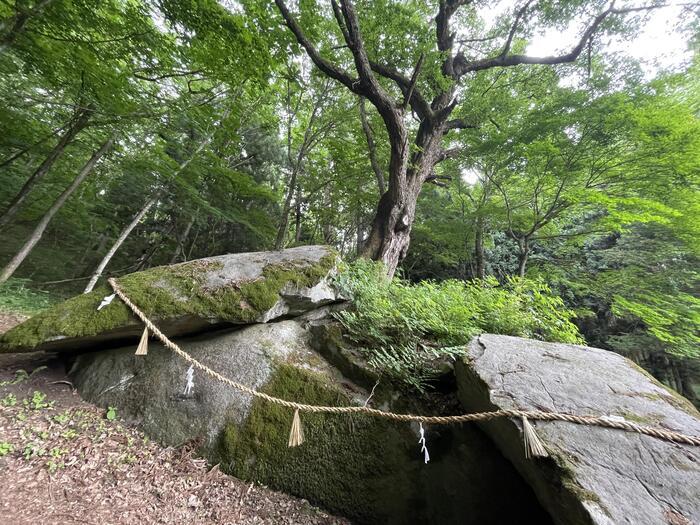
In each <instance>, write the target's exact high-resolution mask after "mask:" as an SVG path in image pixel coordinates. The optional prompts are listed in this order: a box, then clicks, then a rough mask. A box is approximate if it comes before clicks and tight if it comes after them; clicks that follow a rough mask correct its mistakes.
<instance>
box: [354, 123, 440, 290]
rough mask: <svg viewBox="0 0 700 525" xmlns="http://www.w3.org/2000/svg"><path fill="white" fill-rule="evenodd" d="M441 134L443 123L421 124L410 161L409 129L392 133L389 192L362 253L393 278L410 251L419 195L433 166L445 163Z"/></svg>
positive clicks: (380, 201) (381, 202)
mask: <svg viewBox="0 0 700 525" xmlns="http://www.w3.org/2000/svg"><path fill="white" fill-rule="evenodd" d="M442 135H443V123H440V122H435V121H423V122H421V124H420V127H419V128H418V133H417V136H416V140H415V144H416V146H417V147H416V148H415V150H416V152H415V153H414V154H413V155H411V156H410V159H409V153H408V149H409V148H408V147H407V144H408V136H407V131H406V128H405V127H404V126H401V127H399V128H397V129H394V130H393V132H391V133H390V134H389V139H390V142H391V160H390V162H389V176H390V182H389V189H388V190H387V191H386V192H385V193H384V194H383V195H382V197H381V198H380V199H379V205H378V206H377V211H376V213H375V216H374V220H373V221H372V229H371V231H370V234H369V237H368V238H367V243H366V244H365V247H364V249H363V252H362V255H363V256H364V257H368V258H370V259H373V260H375V261H382V262H383V263H384V265H385V266H386V268H387V274H388V276H389V277H393V276H394V273H395V272H396V268H397V267H398V265H399V262H401V260H402V259H403V258H404V257H405V256H406V253H407V252H408V247H409V244H410V241H411V228H412V227H413V221H414V219H415V215H416V205H417V203H418V196H419V195H420V192H421V189H422V188H423V184H424V183H425V182H426V181H427V180H428V179H429V177H430V176H431V174H432V171H433V167H434V166H435V164H437V163H438V162H439V161H440V160H442V159H441V158H440V154H439V152H440V151H441V148H440V141H441V139H442ZM409 160H410V162H409ZM409 166H410V167H409Z"/></svg>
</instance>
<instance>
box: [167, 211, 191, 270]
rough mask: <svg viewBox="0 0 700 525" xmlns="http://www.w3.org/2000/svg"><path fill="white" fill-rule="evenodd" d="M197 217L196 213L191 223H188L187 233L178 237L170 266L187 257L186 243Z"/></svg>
mask: <svg viewBox="0 0 700 525" xmlns="http://www.w3.org/2000/svg"><path fill="white" fill-rule="evenodd" d="M195 216H196V213H195V215H193V216H192V218H191V219H190V222H188V223H187V226H185V231H184V232H183V233H182V236H181V237H178V239H177V246H176V248H175V253H173V256H172V258H171V259H170V264H175V263H176V262H177V260H178V259H179V258H180V257H182V256H184V255H185V241H186V240H187V237H189V236H190V231H191V230H192V226H193V225H194V219H195ZM185 258H186V257H185Z"/></svg>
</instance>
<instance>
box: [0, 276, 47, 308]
mask: <svg viewBox="0 0 700 525" xmlns="http://www.w3.org/2000/svg"><path fill="white" fill-rule="evenodd" d="M57 300H58V299H57V298H56V297H53V296H52V295H51V294H49V293H48V292H42V291H38V290H35V289H33V288H32V287H31V286H30V281H29V280H27V279H17V278H12V279H8V280H7V281H6V282H4V283H3V284H1V285H0V312H8V313H17V314H22V315H35V314H37V313H39V312H42V311H43V310H46V309H47V308H49V307H50V306H51V305H52V304H54V303H55V302H56V301H57Z"/></svg>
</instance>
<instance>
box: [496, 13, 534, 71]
mask: <svg viewBox="0 0 700 525" xmlns="http://www.w3.org/2000/svg"><path fill="white" fill-rule="evenodd" d="M533 1H534V0H528V1H527V2H526V3H525V5H524V6H522V7H521V8H520V9H519V10H518V12H517V14H516V15H515V20H514V21H513V25H512V26H511V28H510V32H509V33H508V38H507V39H506V43H505V44H504V45H503V51H501V54H500V55H499V56H502V57H504V56H506V55H507V54H508V53H509V52H510V46H511V45H512V44H513V37H514V36H515V32H516V31H517V30H518V24H519V23H520V19H521V18H522V17H523V15H524V14H525V11H527V8H528V7H530V5H531V4H532V2H533Z"/></svg>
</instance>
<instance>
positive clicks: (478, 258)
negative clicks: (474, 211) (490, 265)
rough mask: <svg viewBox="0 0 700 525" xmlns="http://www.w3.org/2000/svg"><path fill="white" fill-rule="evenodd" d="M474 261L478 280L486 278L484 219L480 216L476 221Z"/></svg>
mask: <svg viewBox="0 0 700 525" xmlns="http://www.w3.org/2000/svg"><path fill="white" fill-rule="evenodd" d="M474 259H475V262H476V265H475V269H474V271H475V277H476V278H477V279H485V278H486V265H485V262H484V219H483V217H481V216H479V217H477V219H476V228H475V232H474Z"/></svg>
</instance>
